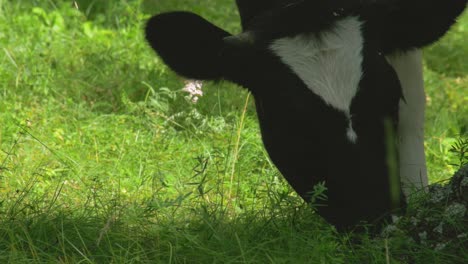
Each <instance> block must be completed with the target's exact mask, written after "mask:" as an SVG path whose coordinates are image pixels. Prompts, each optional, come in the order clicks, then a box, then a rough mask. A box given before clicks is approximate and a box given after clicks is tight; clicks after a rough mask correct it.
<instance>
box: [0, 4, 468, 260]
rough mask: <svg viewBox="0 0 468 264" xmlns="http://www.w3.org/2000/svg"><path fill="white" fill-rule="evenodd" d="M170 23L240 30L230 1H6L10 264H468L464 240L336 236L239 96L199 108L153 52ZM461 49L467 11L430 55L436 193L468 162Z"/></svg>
mask: <svg viewBox="0 0 468 264" xmlns="http://www.w3.org/2000/svg"><path fill="white" fill-rule="evenodd" d="M168 10H192V11H195V12H197V13H199V14H202V15H203V16H205V17H207V18H209V20H211V21H214V22H215V23H216V24H218V25H220V26H222V27H223V28H226V29H228V30H230V31H231V32H234V33H235V32H239V30H240V28H239V20H238V17H237V13H236V9H235V6H234V1H231V0H205V1H192V0H152V1H151V0H146V1H145V0H115V1H96V0H81V1H67V0H62V1H60V0H47V1H39V0H32V1H31V0H27V1H26V0H16V1H4V0H0V263H333V264H335V263H464V261H465V260H466V259H467V258H468V252H467V251H468V249H467V248H466V245H467V244H468V238H467V237H466V235H465V237H460V238H458V239H456V243H454V244H453V245H448V246H447V247H444V248H442V249H441V248H433V247H430V246H429V245H428V244H424V243H418V242H417V241H414V240H412V239H411V238H409V237H406V236H405V234H401V235H400V236H397V237H379V238H371V237H369V236H367V235H364V236H361V237H360V238H359V240H360V241H361V242H360V243H353V241H355V240H356V238H355V235H353V234H349V235H343V234H337V233H336V231H335V230H334V229H333V228H332V227H330V226H329V225H327V224H326V223H325V222H323V221H322V220H321V219H320V218H319V217H318V216H317V215H315V214H314V212H313V210H312V209H311V207H310V206H308V205H305V204H304V203H303V201H302V200H301V199H300V198H299V197H297V196H296V195H295V194H294V192H293V191H292V190H291V188H290V187H288V185H287V184H286V183H285V181H284V180H283V178H282V177H281V175H280V174H279V172H278V171H277V170H276V168H275V167H274V166H273V164H272V163H271V162H270V161H269V159H268V156H267V154H266V152H265V150H264V149H263V145H262V143H261V139H260V136H259V130H258V124H257V121H256V116H255V109H254V102H253V100H252V99H251V97H250V96H249V95H248V94H247V93H246V92H245V91H243V90H241V89H239V87H235V86H234V85H232V84H229V83H224V82H218V83H204V86H203V93H204V95H203V96H202V97H201V98H200V99H199V100H198V102H197V103H193V102H192V101H191V100H190V98H187V93H185V92H184V91H182V88H183V87H184V85H185V84H184V80H183V79H181V78H180V77H177V76H176V75H175V74H174V73H172V72H171V71H170V70H169V69H168V68H166V67H165V66H164V64H163V63H162V61H161V60H159V59H158V58H157V57H156V56H155V54H154V53H153V51H152V50H151V49H150V48H149V47H148V46H147V45H146V43H145V41H144V38H143V35H142V28H143V25H144V22H145V20H146V19H148V18H149V16H150V15H152V14H155V13H159V12H163V11H168ZM186 41H187V45H190V39H187V40H186ZM467 41H468V14H466V13H465V15H464V16H462V17H461V19H460V21H459V23H458V24H457V25H456V26H455V27H454V28H453V29H452V30H451V32H450V33H449V34H448V35H447V36H445V37H444V38H443V39H442V40H441V41H440V42H439V43H437V44H436V45H433V46H431V47H428V48H427V49H426V50H425V82H426V86H427V93H428V95H427V100H428V110H427V120H426V131H427V134H426V148H427V158H428V168H429V173H430V180H431V182H433V183H434V182H440V181H444V180H447V179H449V178H450V177H451V175H453V173H454V172H455V171H456V170H457V169H458V168H459V167H460V165H461V164H462V163H466V162H467V157H468V153H466V152H464V151H467V150H466V149H465V150H463V148H462V147H459V148H457V147H456V146H457V145H456V144H455V143H457V142H462V141H464V140H466V141H468V140H467V138H468V107H467V105H468V92H467V88H468V45H466V43H467ZM467 145H468V144H467ZM454 146H455V147H454ZM459 146H462V145H460V144H459ZM467 152H468V151H467ZM464 153H465V154H466V155H465V154H464ZM464 155H465V156H464ZM341 159H346V157H343V156H341V155H340V153H339V150H338V151H337V157H336V164H337V166H339V164H340V160H341ZM350 199H352V197H350ZM315 203H316V205H317V206H319V204H320V197H317V200H316V202H315ZM436 213H437V212H436ZM463 228H464V230H465V231H466V229H467V227H466V226H465V227H460V229H463Z"/></svg>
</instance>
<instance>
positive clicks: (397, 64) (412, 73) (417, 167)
mask: <svg viewBox="0 0 468 264" xmlns="http://www.w3.org/2000/svg"><path fill="white" fill-rule="evenodd" d="M387 59H388V61H389V63H390V64H391V65H392V66H393V68H394V69H395V71H396V73H397V75H398V78H399V79H400V83H401V86H402V89H403V96H404V98H405V100H404V101H401V102H400V109H399V123H398V136H399V143H400V145H399V151H400V177H401V182H402V186H403V192H404V193H405V194H406V196H407V197H408V196H409V195H411V194H412V193H414V192H415V191H418V190H419V189H421V188H424V187H426V186H427V185H428V177H427V169H426V156H425V153H424V110H425V107H426V95H425V93H424V80H423V72H422V69H423V67H422V52H421V51H420V50H413V51H410V52H406V53H402V54H393V55H391V56H388V57H387Z"/></svg>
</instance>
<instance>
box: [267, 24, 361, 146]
mask: <svg viewBox="0 0 468 264" xmlns="http://www.w3.org/2000/svg"><path fill="white" fill-rule="evenodd" d="M361 25H362V23H361V22H360V21H359V20H358V18H356V17H348V18H345V19H342V20H340V21H337V22H336V23H335V27H334V30H332V31H328V32H323V33H321V34H320V37H317V35H314V34H301V35H298V36H295V37H287V38H281V39H277V40H275V41H274V42H273V43H272V44H271V46H270V49H271V50H272V51H273V52H274V54H276V55H277V56H278V57H279V58H280V59H281V61H282V62H283V63H285V64H286V65H288V66H289V67H290V68H291V70H293V72H294V73H295V74H297V75H298V76H299V78H301V79H302V81H303V82H304V83H305V84H306V85H307V87H308V88H309V89H310V90H311V91H312V92H314V93H315V94H316V95H318V96H320V97H321V98H322V99H323V100H324V101H325V103H327V104H328V105H330V106H332V107H334V108H336V109H338V110H340V111H342V112H343V113H345V114H346V116H348V118H349V117H350V106H351V102H352V100H353V98H354V96H355V95H356V93H357V92H358V89H359V82H360V81H361V78H362V69H361V66H362V60H363V58H362V49H363V43H364V39H363V36H362V32H361ZM347 135H348V138H349V140H350V141H352V142H355V141H356V140H357V136H356V133H355V132H354V131H353V129H352V124H351V123H350V127H349V128H348V131H347Z"/></svg>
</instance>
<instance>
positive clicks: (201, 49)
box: [145, 12, 230, 80]
mask: <svg viewBox="0 0 468 264" xmlns="http://www.w3.org/2000/svg"><path fill="white" fill-rule="evenodd" d="M145 32H146V39H147V41H148V42H149V44H150V45H151V47H152V48H153V49H154V50H155V51H156V52H157V53H158V54H159V56H160V57H161V58H162V59H163V61H164V62H165V63H166V64H167V65H168V66H169V67H170V68H171V69H172V70H173V71H175V72H176V73H178V74H180V75H182V76H184V77H187V78H191V79H198V80H216V79H221V78H223V72H222V71H223V68H224V67H222V66H223V65H222V63H223V58H222V51H223V47H224V41H223V39H224V38H225V37H228V36H230V34H229V33H228V32H226V31H224V30H222V29H221V28H219V27H217V26H215V25H213V24H212V23H210V22H208V21H206V20H205V19H203V18H202V17H200V16H198V15H196V14H193V13H189V12H170V13H163V14H160V15H156V16H154V17H152V18H151V19H149V20H148V22H147V24H146V29H145ZM225 63H226V62H225Z"/></svg>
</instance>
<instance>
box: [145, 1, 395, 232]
mask: <svg viewBox="0 0 468 264" xmlns="http://www.w3.org/2000/svg"><path fill="white" fill-rule="evenodd" d="M282 2H283V0H277V1H270V0H257V1H252V0H245V1H242V0H238V1H237V4H238V7H239V13H240V15H241V23H242V27H243V30H244V33H243V34H241V35H238V36H232V35H231V34H230V33H228V32H226V31H225V30H223V29H221V28H219V27H217V26H215V25H213V24H212V23H210V22H208V21H207V20H205V19H203V18H201V17H200V16H198V15H196V14H193V13H189V12H171V13H164V14H160V15H157V16H154V17H152V18H151V19H150V20H149V21H148V23H147V26H146V38H147V40H148V42H149V43H150V45H151V47H152V48H153V49H154V50H155V51H156V52H157V53H158V55H159V56H160V57H161V58H162V59H163V61H164V62H165V63H166V64H167V65H168V66H169V67H170V68H171V69H172V70H174V71H175V72H176V73H178V74H180V75H182V76H184V77H187V78H190V79H198V80H221V79H224V80H229V81H232V82H234V83H237V84H239V85H241V86H243V87H245V88H247V89H249V90H250V91H251V92H252V94H253V95H254V98H255V103H256V107H257V113H258V117H259V121H260V127H261V132H262V139H263V142H264V144H265V147H266V150H267V151H268V153H269V155H270V157H271V159H272V161H273V163H274V164H275V165H276V166H277V167H278V169H279V170H280V171H281V173H282V174H283V175H284V176H285V178H286V179H287V180H288V182H289V183H290V184H291V186H292V187H293V188H294V189H295V190H296V191H297V192H298V194H299V195H301V197H303V198H304V199H306V200H307V199H309V197H310V196H309V195H310V192H311V191H312V190H313V187H314V185H315V184H317V183H319V182H321V181H325V182H326V186H327V188H328V191H327V195H328V202H327V203H328V204H327V206H326V207H321V208H319V213H320V214H321V215H322V216H324V217H325V218H326V219H327V220H328V221H330V222H331V223H333V224H335V225H336V226H338V227H346V226H349V225H354V224H356V223H357V222H358V221H360V220H374V219H375V218H377V217H378V216H380V215H381V214H383V213H385V212H387V211H388V210H390V209H391V208H393V202H394V200H392V197H391V188H389V184H390V183H389V181H390V180H389V178H390V175H389V174H390V172H389V167H388V159H387V157H388V152H387V150H388V149H387V147H386V137H387V135H386V134H385V131H384V130H385V125H384V122H383V119H384V118H387V117H388V118H392V115H393V116H394V115H395V113H394V110H395V108H397V105H398V101H399V96H400V93H399V92H400V90H399V83H398V79H397V78H396V76H395V73H394V71H393V70H392V69H391V67H390V66H389V65H388V64H387V63H386V61H385V59H384V58H383V57H382V56H380V55H378V54H377V52H375V53H372V52H365V51H364V50H363V49H364V40H363V39H362V33H361V31H360V29H361V24H360V21H359V19H356V18H353V17H349V18H343V19H340V20H337V21H336V24H334V33H333V34H324V35H323V36H322V37H321V38H318V37H317V36H316V35H314V34H312V35H310V34H309V35H308V34H306V35H298V36H293V37H288V38H285V39H275V40H274V41H266V42H257V41H255V37H256V36H255V35H250V34H249V32H250V31H249V30H248V29H249V27H250V25H251V23H252V21H256V20H257V18H258V17H261V16H262V15H263V14H264V13H265V12H268V10H267V9H268V8H270V7H271V6H272V5H273V4H278V3H280V4H281V3H282ZM285 2H287V1H285ZM289 2H290V1H289ZM267 17H268V16H267ZM312 33H314V32H312ZM335 33H336V34H335ZM317 45H318V46H317ZM309 52H310V54H309ZM364 55H366V57H365V58H363V56H364ZM304 58H305V59H304ZM369 64H372V67H369ZM362 67H367V68H368V70H367V71H366V75H365V76H364V75H363V74H362ZM382 80H383V82H382ZM377 81H378V82H382V85H379V86H378V87H375V85H374V84H375V82H377ZM335 88H336V89H335ZM334 89H335V90H334ZM355 98H357V99H356V100H355ZM367 109H369V110H370V111H367ZM338 157H342V158H338ZM397 193H398V191H397ZM397 196H398V194H397ZM398 198H399V197H398ZM398 198H397V200H398Z"/></svg>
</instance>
